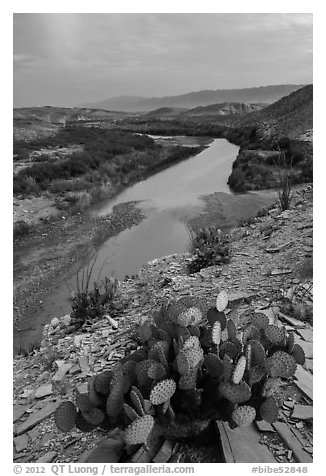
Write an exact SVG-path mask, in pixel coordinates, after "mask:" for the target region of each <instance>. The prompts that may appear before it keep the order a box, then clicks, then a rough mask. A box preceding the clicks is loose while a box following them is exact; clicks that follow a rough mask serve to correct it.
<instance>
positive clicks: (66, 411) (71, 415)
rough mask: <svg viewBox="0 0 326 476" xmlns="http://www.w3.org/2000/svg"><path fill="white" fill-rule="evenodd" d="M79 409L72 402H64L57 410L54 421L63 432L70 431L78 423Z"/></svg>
mask: <svg viewBox="0 0 326 476" xmlns="http://www.w3.org/2000/svg"><path fill="white" fill-rule="evenodd" d="M76 418H77V409H76V406H75V405H74V404H73V403H72V402H69V401H67V402H62V403H60V405H59V406H58V408H57V409H56V412H55V415H54V421H55V424H56V425H57V427H58V429H59V430H61V431H70V430H72V429H73V427H74V426H75V423H76Z"/></svg>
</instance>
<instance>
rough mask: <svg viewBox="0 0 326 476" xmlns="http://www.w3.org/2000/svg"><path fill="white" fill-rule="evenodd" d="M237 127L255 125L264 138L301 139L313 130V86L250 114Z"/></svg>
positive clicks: (241, 119) (239, 121) (240, 120)
mask: <svg viewBox="0 0 326 476" xmlns="http://www.w3.org/2000/svg"><path fill="white" fill-rule="evenodd" d="M237 125H238V126H251V125H257V127H258V130H259V131H260V132H261V134H263V135H265V136H267V137H268V136H270V137H272V136H276V137H284V136H286V137H289V138H290V139H301V138H304V137H306V138H307V137H308V136H309V131H312V128H313V86H312V84H310V85H308V86H305V87H303V88H301V89H299V90H297V91H295V92H293V93H291V94H289V95H288V96H286V97H283V98H282V99H280V100H279V101H277V102H275V103H274V104H271V105H269V106H267V107H266V108H264V109H262V110H260V111H256V112H252V113H250V114H248V115H246V116H244V117H242V118H240V119H239V120H238V122H237Z"/></svg>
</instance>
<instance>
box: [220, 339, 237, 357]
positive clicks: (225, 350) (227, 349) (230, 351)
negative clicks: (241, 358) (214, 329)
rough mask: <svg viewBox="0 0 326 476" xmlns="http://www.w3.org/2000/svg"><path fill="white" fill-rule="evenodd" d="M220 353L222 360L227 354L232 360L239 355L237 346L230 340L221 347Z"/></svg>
mask: <svg viewBox="0 0 326 476" xmlns="http://www.w3.org/2000/svg"><path fill="white" fill-rule="evenodd" d="M219 352H220V357H221V359H223V357H224V355H225V354H227V355H228V356H229V357H230V358H231V359H234V358H235V356H236V355H237V353H238V352H237V348H236V346H235V345H234V344H233V343H232V342H230V341H229V340H226V341H225V342H223V343H222V344H221V345H220V349H219Z"/></svg>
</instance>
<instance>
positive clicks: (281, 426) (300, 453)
mask: <svg viewBox="0 0 326 476" xmlns="http://www.w3.org/2000/svg"><path fill="white" fill-rule="evenodd" d="M273 426H274V428H275V429H276V430H277V431H278V433H279V435H280V436H281V438H282V440H284V442H285V443H286V445H287V446H288V448H290V449H291V450H292V451H293V454H294V456H295V458H296V460H297V461H298V462H299V463H312V462H313V461H312V457H311V456H310V455H309V454H308V453H307V452H306V451H304V450H303V449H302V446H301V443H300V441H299V440H298V439H297V438H296V437H295V436H294V434H293V433H292V431H291V430H290V428H289V427H288V426H287V424H286V423H282V422H280V421H277V422H275V423H273Z"/></svg>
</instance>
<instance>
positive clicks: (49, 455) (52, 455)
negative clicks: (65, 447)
mask: <svg viewBox="0 0 326 476" xmlns="http://www.w3.org/2000/svg"><path fill="white" fill-rule="evenodd" d="M56 456H57V453H56V451H49V452H48V453H45V454H44V455H43V456H41V457H40V458H39V459H38V460H36V461H35V463H51V461H53V460H54V458H55V457H56Z"/></svg>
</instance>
